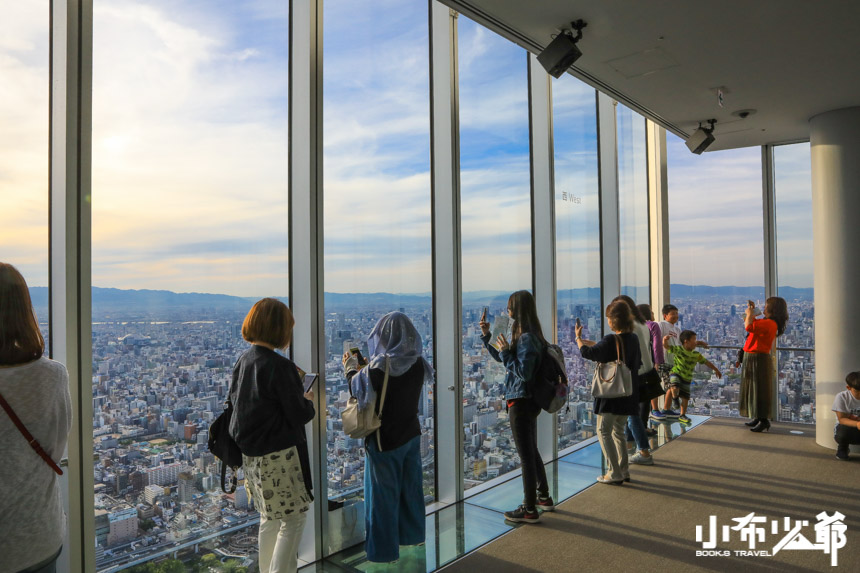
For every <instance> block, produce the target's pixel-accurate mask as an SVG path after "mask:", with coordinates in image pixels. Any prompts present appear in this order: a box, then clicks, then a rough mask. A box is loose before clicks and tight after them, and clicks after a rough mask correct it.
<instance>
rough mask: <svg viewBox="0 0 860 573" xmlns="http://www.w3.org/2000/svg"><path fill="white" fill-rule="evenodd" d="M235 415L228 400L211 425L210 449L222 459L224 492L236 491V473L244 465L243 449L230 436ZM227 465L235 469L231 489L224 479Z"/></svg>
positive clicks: (222, 486)
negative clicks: (228, 488)
mask: <svg viewBox="0 0 860 573" xmlns="http://www.w3.org/2000/svg"><path fill="white" fill-rule="evenodd" d="M232 417H233V404H232V403H231V402H230V400H227V403H226V407H225V408H224V411H223V412H221V414H220V415H219V416H218V417H217V418H215V421H214V422H212V425H211V426H209V451H210V452H211V453H212V455H214V456H215V457H216V458H218V459H219V460H221V490H222V491H223V492H224V493H233V492H234V491H236V483H237V479H236V473H237V472H238V471H239V468H240V467H242V450H240V449H239V446H238V444H236V441H235V440H233V438H232V437H230V419H231V418H232ZM227 466H230V468H231V469H232V470H233V480H232V483H231V485H230V491H227V488H226V486H225V483H224V480H225V478H226V475H227Z"/></svg>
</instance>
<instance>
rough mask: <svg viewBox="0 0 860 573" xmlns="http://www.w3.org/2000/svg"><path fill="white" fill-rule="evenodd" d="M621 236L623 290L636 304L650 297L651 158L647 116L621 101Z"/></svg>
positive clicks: (618, 122) (618, 112)
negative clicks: (649, 206) (647, 136)
mask: <svg viewBox="0 0 860 573" xmlns="http://www.w3.org/2000/svg"><path fill="white" fill-rule="evenodd" d="M616 126H617V127H616V132H617V137H618V235H619V236H618V240H619V243H620V248H621V261H620V262H621V294H626V295H627V296H629V297H630V298H632V299H633V300H634V301H636V304H642V303H645V302H648V301H649V300H650V297H651V289H650V284H651V277H650V273H649V269H648V261H649V260H650V258H649V257H650V253H649V251H648V239H649V237H648V158H647V153H648V151H647V147H646V142H645V118H644V117H642V116H641V115H639V114H638V113H635V112H633V111H632V110H630V109H628V108H626V107H624V106H623V105H621V104H618V106H617V107H616Z"/></svg>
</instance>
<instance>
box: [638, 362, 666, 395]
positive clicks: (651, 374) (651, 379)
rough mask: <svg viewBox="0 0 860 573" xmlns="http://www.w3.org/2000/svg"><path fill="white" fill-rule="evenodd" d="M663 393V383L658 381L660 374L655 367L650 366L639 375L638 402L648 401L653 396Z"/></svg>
mask: <svg viewBox="0 0 860 573" xmlns="http://www.w3.org/2000/svg"><path fill="white" fill-rule="evenodd" d="M664 393H665V391H664V390H663V384H662V383H661V382H660V374H659V373H658V372H657V369H656V368H652V369H651V370H649V371H648V372H646V373H645V374H642V375H641V376H640V377H639V402H640V403H644V402H650V401H651V400H653V399H654V398H656V397H658V396H661V395H663V394H664Z"/></svg>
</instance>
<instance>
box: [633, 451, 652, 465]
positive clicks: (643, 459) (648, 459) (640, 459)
mask: <svg viewBox="0 0 860 573" xmlns="http://www.w3.org/2000/svg"><path fill="white" fill-rule="evenodd" d="M630 463H631V464H639V465H641V466H653V465H654V456H643V455H642V454H640V453H639V452H636V453H635V454H633V456H631V457H630Z"/></svg>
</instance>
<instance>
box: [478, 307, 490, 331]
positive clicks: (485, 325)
mask: <svg viewBox="0 0 860 573" xmlns="http://www.w3.org/2000/svg"><path fill="white" fill-rule="evenodd" d="M489 311H490V309H489V307H486V306H485V307H484V311H483V312H482V313H481V320H480V321H478V326H480V327H481V334H482V335H483V336H486V335H488V334H490V323H489V322H487V314H488V313H489Z"/></svg>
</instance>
